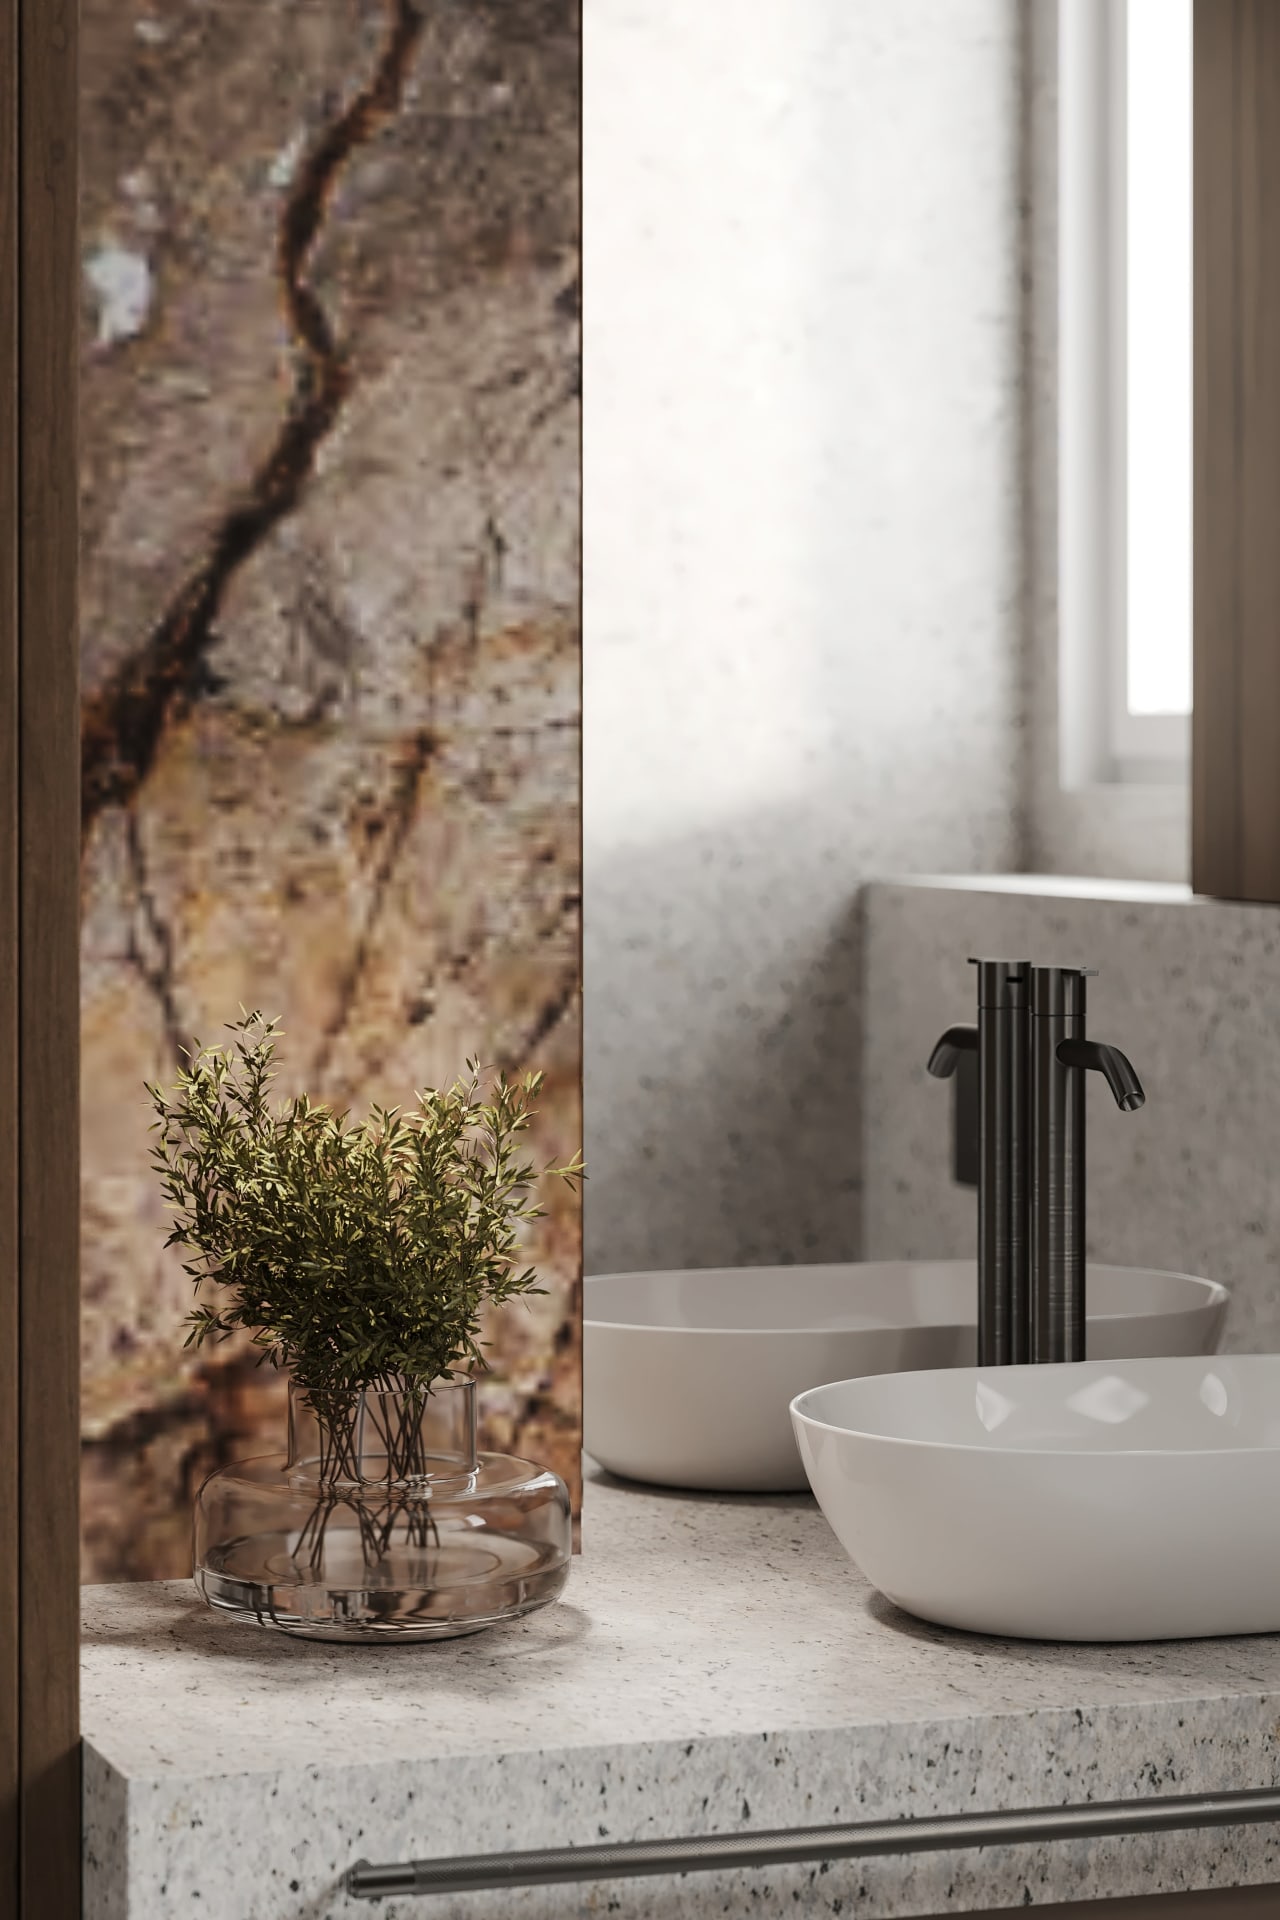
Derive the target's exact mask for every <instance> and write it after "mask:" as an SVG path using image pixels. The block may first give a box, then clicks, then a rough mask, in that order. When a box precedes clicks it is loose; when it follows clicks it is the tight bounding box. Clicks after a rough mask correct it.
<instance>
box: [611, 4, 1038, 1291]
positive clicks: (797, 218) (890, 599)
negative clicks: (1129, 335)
mask: <svg viewBox="0 0 1280 1920" xmlns="http://www.w3.org/2000/svg"><path fill="white" fill-rule="evenodd" d="M1018 37H1019V8H1018V5H1017V0H892V4H890V3H889V0H743V3H742V4H736V5H731V4H729V0H701V4H697V5H689V4H688V0H589V3H588V6H587V8H586V23H585V208H584V224H585V249H586V262H587V274H586V358H587V364H586V376H585V377H586V400H587V406H586V422H587V427H586V442H585V483H586V492H585V498H586V520H585V532H586V570H585V622H586V649H585V676H586V685H585V755H586V767H585V772H586V789H585V827H584V833H585V856H586V932H585V942H586V952H585V960H586V1097H587V1142H586V1151H587V1160H588V1167H589V1179H588V1186H587V1266H588V1271H592V1270H594V1271H600V1270H603V1269H605V1268H609V1267H620V1266H626V1265H642V1264H650V1263H653V1264H662V1265H670V1264H681V1263H692V1264H712V1263H716V1262H726V1263H727V1262H735V1261H745V1262H751V1261H761V1260H769V1259H773V1258H787V1257H793V1258H805V1257H809V1258H813V1257H821V1256H824V1255H826V1256H838V1255H840V1254H844V1253H848V1252H851V1251H855V1250H856V1247H857V1242H858V1234H859V1179H860V1170H859V1152H858V1133H859V1117H858V1112H859V1088H858V1084H857V1076H858V1065H857V1062H858V1033H857V1019H858V1016H857V1000H858V993H859V964H860V961H859V952H858V940H857V931H856V916H855V909H854V900H855V894H856V890H857V887H858V885H859V883H860V881H861V880H862V879H863V878H864V877H865V876H867V875H870V874H876V873H885V872H893V871H911V870H921V869H924V870H933V871H938V870H961V871H963V870H969V869H978V870H985V869H990V868H1000V867H1007V866H1012V865H1016V864H1017V863H1018V860H1019V857H1020V854H1021V851H1022V849H1021V848H1020V846H1019V845H1018V844H1017V840H1018V834H1017V831H1016V827H1015V806H1014V799H1015V786H1016V771H1017V769H1016V764H1015V762H1016V755H1015V751H1014V742H1015V737H1016V724H1017V719H1018V713H1019V687H1018V685H1017V679H1018V673H1017V666H1016V662H1017V657H1018V648H1017V633H1018V627H1019V603H1020V596H1021V594H1022V592H1023V586H1024V583H1023V579H1022V574H1021V562H1020V537H1019V535H1020V528H1019V511H1018V500H1019V463H1020V460H1021V459H1022V456H1023V449H1022V444H1021V437H1020V424H1019V423H1020V417H1021V409H1020V405H1019V391H1020V364H1021V361H1020V355H1021V346H1020V303H1019V289H1018V271H1019V244H1020V231H1021V230H1020V227H1019V212H1018V197H1019V196H1018V179H1019V166H1020V151H1019V139H1020V135H1019V106H1018V102H1019V58H1020V54H1019V44H1018Z"/></svg>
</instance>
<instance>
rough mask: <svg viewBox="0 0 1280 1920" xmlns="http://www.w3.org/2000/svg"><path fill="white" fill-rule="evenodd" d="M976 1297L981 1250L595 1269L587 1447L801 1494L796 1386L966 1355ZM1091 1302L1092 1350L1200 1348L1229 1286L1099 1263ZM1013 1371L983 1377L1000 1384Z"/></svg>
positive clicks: (734, 1485)
mask: <svg viewBox="0 0 1280 1920" xmlns="http://www.w3.org/2000/svg"><path fill="white" fill-rule="evenodd" d="M976 1297H977V1282H976V1267H975V1263H974V1262H973V1261H972V1260H922V1261H897V1260H885V1261H861V1262H846V1263H842V1264H833V1265H823V1266H789V1267H741V1268H710V1269H705V1270H702V1271H688V1272H654V1273H616V1274H602V1275H598V1276H596V1277H594V1278H589V1279H588V1280H587V1282H586V1299H585V1306H584V1325H583V1342H584V1345H583V1357H584V1397H585V1406H584V1434H585V1446H586V1450H587V1452H588V1453H589V1454H591V1455H592V1456H593V1457H594V1458H595V1459H596V1460H597V1461H599V1463H600V1465H601V1466H603V1467H607V1468H608V1469H609V1470H610V1471H611V1472H613V1473H616V1474H621V1475H622V1476H624V1477H625V1478H628V1479H634V1480H642V1481H648V1482H651V1483H657V1484H658V1485H662V1486H672V1487H690V1488H701V1489H708V1490H712V1491H722V1492H736V1493H772V1492H785V1491H796V1490H802V1489H803V1488H804V1487H805V1485H806V1480H805V1473H804V1467H803V1465H802V1463H801V1460H800V1455H799V1453H798V1452H797V1449H796V1442H795V1438H794V1436H793V1433H792V1427H791V1420H790V1417H789V1413H788V1407H789V1405H790V1402H791V1401H792V1400H793V1399H794V1398H795V1396H796V1395H797V1394H800V1393H803V1392H804V1391H805V1390H806V1389H807V1388H810V1387H817V1386H821V1385H824V1384H825V1383H827V1382H829V1381H836V1380H846V1379H849V1378H850V1377H852V1376H854V1375H861V1374H882V1373H895V1372H909V1371H915V1370H918V1369H922V1368H953V1367H965V1366H971V1365H972V1364H973V1362H974V1361H975V1360H976V1358H977V1330H976V1305H975V1303H976ZM1088 1301H1089V1313H1088V1352H1089V1355H1090V1357H1091V1358H1092V1359H1096V1360H1121V1359H1126V1358H1129V1357H1132V1356H1136V1355H1142V1354H1206V1353H1212V1352H1214V1351H1215V1349H1216V1347H1217V1344H1218V1340H1219V1337H1220V1335H1221V1332H1222V1323H1223V1319H1224V1316H1225V1313H1226V1306H1227V1291H1226V1289H1225V1287H1222V1286H1220V1285H1218V1284H1217V1283H1216V1282H1215V1281H1211V1280H1201V1279H1196V1278H1194V1277H1193V1276H1191V1275H1189V1274H1180V1273H1160V1272H1156V1271H1153V1270H1149V1269H1145V1268H1136V1267H1108V1266H1091V1267H1090V1268H1089V1270H1088ZM1005 1371H1006V1370H1004V1369H1002V1370H1001V1372H1000V1373H999V1374H998V1375H994V1374H993V1375H990V1376H988V1377H989V1379H990V1380H991V1384H992V1390H993V1391H995V1390H997V1389H998V1385H999V1383H1000V1382H1001V1381H1002V1380H1003V1376H1004V1372H1005ZM993 1404H994V1403H993Z"/></svg>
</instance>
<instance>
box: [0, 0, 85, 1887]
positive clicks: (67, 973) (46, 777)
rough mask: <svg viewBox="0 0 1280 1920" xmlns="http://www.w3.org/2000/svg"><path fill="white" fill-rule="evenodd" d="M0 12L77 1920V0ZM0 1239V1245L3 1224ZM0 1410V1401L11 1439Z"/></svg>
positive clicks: (20, 963) (24, 1445) (28, 1506)
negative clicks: (7, 108)
mask: <svg viewBox="0 0 1280 1920" xmlns="http://www.w3.org/2000/svg"><path fill="white" fill-rule="evenodd" d="M3 4H4V8H5V14H4V20H5V30H6V38H7V48H6V51H7V53H8V54H9V59H8V62H7V71H6V75H5V78H4V82H3V86H4V91H5V93H6V95H7V97H8V98H9V100H10V101H11V103H12V108H11V111H12V115H13V125H12V127H11V128H7V129H6V130H7V131H8V132H10V134H11V137H12V139H13V142H14V157H15V161H16V165H15V167H14V169H13V172H14V173H15V175H16V185H15V184H14V183H13V182H12V181H11V182H10V194H11V197H12V204H13V207H14V211H15V213H16V220H15V221H14V223H13V226H12V228H11V229H10V233H9V244H8V249H7V257H6V263H5V264H6V267H12V268H13V269H14V271H13V272H12V273H11V274H10V276H9V277H10V279H11V282H16V290H17V291H16V303H15V302H14V301H13V296H12V294H11V295H10V305H14V304H16V325H15V324H14V317H11V322H10V332H11V333H12V334H16V339H14V340H9V339H6V338H4V336H3V335H0V351H5V353H6V357H5V365H4V373H3V379H4V393H5V396H6V398H5V402H4V403H3V404H5V405H6V406H7V408H8V411H9V415H10V418H9V425H10V428H11V431H10V433H9V434H8V436H7V441H8V451H7V453H6V455H5V461H6V471H5V479H4V480H3V481H0V486H3V485H5V483H6V482H7V483H8V485H9V486H10V487H11V488H12V490H13V497H12V498H11V499H9V500H8V501H7V503H6V504H7V506H8V509H9V511H8V515H7V518H6V522H5V534H4V538H5V542H6V552H7V555H8V556H9V557H10V559H11V561H16V565H12V564H11V565H10V566H9V567H8V568H7V570H6V572H7V577H6V581H5V611H6V614H7V616H8V618H7V622H6V627H7V628H12V627H14V626H15V625H16V640H9V644H8V647H7V650H6V662H7V668H8V671H9V672H10V673H11V675H13V676H14V678H15V680H16V685H14V686H13V687H12V688H11V689H10V691H11V693H12V694H13V695H14V696H15V697H13V698H11V700H10V702H9V704H8V708H7V713H6V718H5V721H4V722H3V724H4V726H5V733H6V741H5V762H4V765H5V780H6V788H5V803H6V807H7V809H8V812H7V817H6V818H5V820H4V822H3V834H4V839H5V841H6V849H5V856H4V861H5V865H4V867H3V872H4V884H5V885H6V887H7V892H6V898H5V912H6V925H5V973H4V993H3V1008H2V1016H3V1018H4V1020H5V1026H6V1034H7V1035H8V1034H11V1035H12V1036H13V1040H14V1041H16V1045H13V1044H11V1045H10V1046H9V1047H8V1048H6V1053H7V1055H8V1064H7V1067H6V1068H5V1070H4V1071H5V1072H6V1073H7V1075H8V1076H10V1084H9V1085H8V1087H7V1088H4V1089H0V1103H2V1104H3V1105H4V1106H5V1107H6V1108H7V1124H8V1127H9V1129H10V1131H11V1132H12V1131H16V1141H14V1142H13V1143H10V1142H9V1139H8V1136H7V1135H6V1136H5V1141H4V1147H3V1149H0V1179H2V1178H5V1177H6V1175H7V1177H8V1179H9V1181H10V1183H11V1186H12V1187H16V1194H15V1196H14V1197H15V1199H16V1246H8V1247H6V1248H5V1249H4V1250H5V1251H6V1252H7V1253H8V1255H9V1265H8V1267H7V1268H6V1273H7V1275H8V1281H7V1286H6V1290H5V1299H4V1301H3V1313H4V1317H5V1320H6V1322H7V1323H10V1324H11V1323H13V1322H14V1321H15V1320H16V1335H17V1339H16V1363H17V1364H16V1375H17V1378H16V1446H15V1447H14V1448H13V1450H12V1453H11V1454H10V1456H9V1460H10V1464H9V1465H8V1466H7V1467H6V1469H5V1471H6V1474H7V1482H6V1485H7V1490H8V1495H9V1498H10V1500H12V1496H13V1493H14V1492H15V1490H16V1496H17V1497H16V1534H17V1538H16V1552H15V1553H14V1554H13V1555H12V1558H11V1560H10V1565H11V1567H12V1568H13V1569H14V1570H15V1572H16V1595H15V1594H14V1593H13V1592H12V1591H11V1590H10V1591H6V1592H5V1595H4V1601H5V1605H6V1609H7V1610H11V1609H12V1608H13V1604H14V1601H15V1599H16V1620H15V1621H13V1623H12V1625H11V1626H9V1627H8V1629H7V1631H6V1634H5V1640H6V1646H5V1657H6V1661H9V1660H16V1665H17V1681H18V1684H17V1689H16V1720H17V1726H16V1738H17V1756H16V1758H17V1767H18V1786H19V1799H18V1809H17V1812H18V1819H17V1833H16V1840H17V1847H16V1854H17V1893H16V1904H15V1906H14V1912H15V1913H16V1914H17V1915H18V1916H20V1920H74V1916H76V1915H78V1914H79V1912H80V1844H81V1843H80V1833H81V1807H80V1726H79V1365H80V1359H79V1355H80V1337H79V1318H80V1281H79V1213H80V1194H79V1084H78V1077H79V1018H80V1010H79V865H80V856H79V846H80V830H79V813H80V808H79V757H80V756H79V659H78V653H79V643H78V630H77V617H76V578H77V568H78V513H77V505H78V500H77V496H78V486H79V475H78V470H77V454H76V426H77V422H76V320H77V314H78V300H77V286H78V275H79V266H78V254H79V249H78V235H77V216H78V186H79V183H78V177H77V138H76V132H77V124H78V118H79V97H78V64H77V53H78V45H77V37H78V36H77V27H78V22H77V13H76V7H75V3H74V0H3ZM6 349H7V351H6ZM15 603H16V604H15ZM15 614H16V621H15ZM6 639H9V636H8V633H7V632H6ZM3 671H5V668H4V667H0V672H3ZM10 1023H12V1024H10ZM6 1093H7V1095H8V1096H9V1097H8V1098H7V1099H6V1098H5V1095H6ZM15 1122H16V1128H15ZM9 1222H10V1225H9V1235H10V1239H11V1240H12V1239H13V1238H14V1237H15V1235H14V1225H15V1215H14V1212H13V1211H10V1213H9ZM10 1367H11V1370H12V1362H10ZM13 1404H14V1401H13V1397H12V1396H11V1398H10V1412H9V1414H8V1416H7V1420H6V1425H7V1428H8V1429H9V1433H8V1435H7V1437H8V1438H10V1439H12V1438H14V1436H13V1433H12V1429H13V1427H14V1425H15V1421H14V1417H13ZM15 1482H16V1487H15ZM8 1524H9V1525H10V1526H11V1527H12V1525H13V1517H12V1515H11V1516H10V1519H9V1522H8ZM0 1577H3V1576H0ZM15 1640H16V1647H15V1645H14V1642H15ZM11 1737H12V1736H11ZM6 1891H7V1889H6Z"/></svg>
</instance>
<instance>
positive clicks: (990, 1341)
mask: <svg viewBox="0 0 1280 1920" xmlns="http://www.w3.org/2000/svg"><path fill="white" fill-rule="evenodd" d="M970 964H971V965H973V966H976V967H977V969H978V1024H977V1026H976V1027H948V1029H947V1031H946V1032H945V1033H944V1034H943V1036H942V1038H941V1039H940V1040H939V1041H938V1044H937V1045H936V1046H935V1048H934V1049H933V1052H932V1054H931V1055H930V1057H929V1072H930V1073H931V1074H933V1075H934V1077H935V1078H936V1079H939V1080H944V1079H946V1078H947V1077H948V1076H949V1075H950V1074H952V1073H954V1072H955V1069H956V1065H957V1062H958V1060H959V1058H960V1054H961V1052H962V1051H967V1050H970V1049H973V1050H976V1052H977V1055H978V1111H979V1142H978V1159H979V1166H978V1364H979V1365H980V1366H1005V1365H1008V1364H1010V1363H1011V1362H1013V1361H1016V1360H1029V1359H1030V1358H1031V1345H1030V1340H1031V1333H1030V1259H1029V1225H1030V1223H1029V1216H1028V1206H1027V1193H1028V1186H1027V1182H1028V1174H1029V1156H1030V1138H1029V1132H1028V1120H1029V1115H1030V1026H1029V1009H1030V990H1029V980H1030V972H1031V969H1030V965H1029V963H1028V962H1027V961H1025V960H973V961H972V962H971V963H970Z"/></svg>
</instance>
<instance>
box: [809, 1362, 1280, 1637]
mask: <svg viewBox="0 0 1280 1920" xmlns="http://www.w3.org/2000/svg"><path fill="white" fill-rule="evenodd" d="M792 1417H793V1419H794V1422H795V1429H796V1437H797V1440H798V1442H799V1445H800V1452H801V1454H802V1455H803V1458H804V1464H805V1470H806V1472H807V1473H808V1476H809V1480H810V1482H811V1484H812V1486H813V1490H814V1492H815V1493H816V1494H817V1496H818V1500H819V1502H820V1504H821V1506H822V1511H823V1512H824V1513H825V1514H826V1516H827V1519H828V1520H829V1521H830V1523H831V1525H832V1527H833V1529H834V1530H835V1533H836V1535H837V1536H838V1538H839V1540H840V1543H841V1545H842V1546H843V1547H844V1549H845V1551H846V1552H847V1553H848V1555H849V1557H850V1558H851V1559H852V1560H854V1561H855V1562H856V1563H857V1565H858V1566H859V1567H861V1569H862V1571H863V1572H864V1573H865V1574H866V1576H867V1578H868V1580H870V1581H871V1582H872V1583H873V1585H875V1586H877V1587H878V1588H879V1589H880V1591H881V1592H882V1593H884V1594H886V1595H887V1596H888V1598H889V1599H890V1600H892V1601H894V1602H895V1603H896V1604H897V1605H898V1606H900V1607H905V1608H906V1609H907V1611H908V1612H910V1613H914V1614H919V1615H920V1616H921V1618H922V1619H925V1620H934V1621H938V1622H939V1623H940V1624H942V1625H943V1626H949V1627H964V1628H968V1629H969V1630H971V1631H973V1632H978V1633H994V1634H1006V1635H1012V1636H1015V1637H1017V1638H1020V1639H1035V1640H1168V1639H1187V1638H1199V1637H1202V1636H1204V1635H1207V1634H1236V1633H1272V1632H1275V1631H1277V1630H1280V1526H1277V1524H1276V1518H1275V1516H1276V1514H1277V1511H1280V1355H1274V1354H1245V1355H1232V1356H1230V1357H1226V1356H1224V1357H1222V1358H1219V1359H1213V1360H1205V1359H1195V1358H1188V1357H1176V1358H1168V1359H1157V1360H1126V1361H1120V1362H1109V1361H1098V1360H1092V1361H1083V1362H1080V1363H1077V1364H1075V1365H1066V1366H1036V1367H991V1368H977V1367H962V1368H959V1369H957V1370H952V1371H948V1372H927V1373H903V1374H897V1375H884V1376H881V1377H880V1378H878V1379H860V1380H842V1381H839V1382H837V1383H835V1384H834V1385H828V1386H824V1387H817V1388H814V1389H813V1390H811V1391H810V1392H808V1393H803V1394H801V1395H800V1396H799V1397H798V1398H797V1400H796V1401H795V1403H794V1405H793V1407H792Z"/></svg>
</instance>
